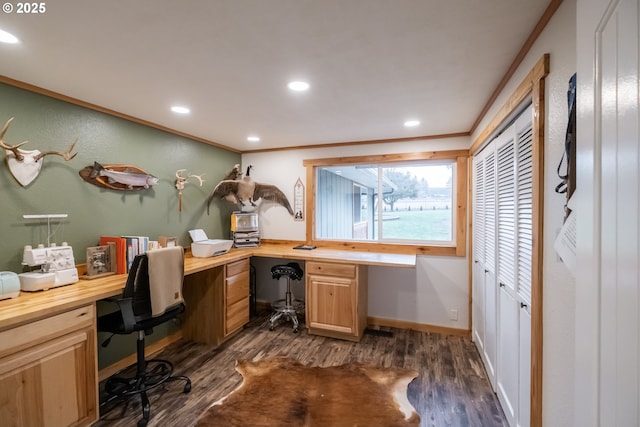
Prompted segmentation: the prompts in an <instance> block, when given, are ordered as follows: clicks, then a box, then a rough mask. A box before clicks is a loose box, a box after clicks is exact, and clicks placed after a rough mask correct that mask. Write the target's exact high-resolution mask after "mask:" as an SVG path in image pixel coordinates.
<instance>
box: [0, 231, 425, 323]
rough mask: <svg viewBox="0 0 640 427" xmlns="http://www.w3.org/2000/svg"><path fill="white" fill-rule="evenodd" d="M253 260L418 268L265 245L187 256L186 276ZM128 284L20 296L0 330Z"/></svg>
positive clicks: (83, 285)
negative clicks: (280, 259)
mask: <svg viewBox="0 0 640 427" xmlns="http://www.w3.org/2000/svg"><path fill="white" fill-rule="evenodd" d="M251 256H258V257H268V258H285V259H300V260H308V261H328V262H337V263H349V264H366V265H381V266H392V267H415V265H416V256H415V255H405V254H385V253H376V252H356V251H348V250H334V249H323V248H317V249H314V250H299V249H293V246H292V245H285V244H274V243H266V244H262V245H261V246H259V247H257V248H247V249H231V250H230V251H229V252H228V253H226V254H224V255H219V256H215V257H210V258H194V257H192V256H191V254H187V256H186V257H185V265H184V269H185V272H184V274H185V276H186V275H189V274H193V273H197V272H200V271H204V270H208V269H210V268H214V267H218V266H221V265H224V264H227V263H229V262H233V261H237V260H240V259H243V258H247V257H251ZM126 281H127V275H126V274H119V275H113V276H107V277H104V278H100V279H94V280H80V281H78V282H77V283H74V284H71V285H67V286H61V287H58V288H53V289H49V290H47V291H40V292H21V293H20V296H19V297H17V298H12V299H7V300H2V301H0V330H3V329H7V328H10V327H14V326H17V325H20V324H23V323H27V322H32V321H34V320H36V319H39V318H43V317H47V316H50V315H52V314H55V313H61V312H64V311H67V310H71V309H73V308H76V307H80V306H83V305H86V304H92V303H94V302H95V301H98V300H101V299H104V298H109V297H113V296H116V295H120V294H121V293H122V289H123V288H124V285H125V283H126Z"/></svg>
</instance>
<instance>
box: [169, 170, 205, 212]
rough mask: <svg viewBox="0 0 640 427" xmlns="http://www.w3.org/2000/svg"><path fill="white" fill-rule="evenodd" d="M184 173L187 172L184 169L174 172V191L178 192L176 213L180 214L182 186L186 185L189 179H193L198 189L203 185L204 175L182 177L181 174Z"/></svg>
mask: <svg viewBox="0 0 640 427" xmlns="http://www.w3.org/2000/svg"><path fill="white" fill-rule="evenodd" d="M186 171H187V170H186V169H178V170H177V171H176V190H178V212H182V191H183V190H184V186H185V185H187V183H188V182H189V179H191V178H193V179H195V180H196V181H197V182H198V183H199V184H200V187H202V184H204V179H202V177H203V176H204V174H200V175H191V174H187V176H184V175H183V173H184V172H186Z"/></svg>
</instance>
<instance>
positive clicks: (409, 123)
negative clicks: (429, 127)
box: [404, 120, 420, 128]
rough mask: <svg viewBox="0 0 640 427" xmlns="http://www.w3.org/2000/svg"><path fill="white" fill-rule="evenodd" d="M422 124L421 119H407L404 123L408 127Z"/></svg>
mask: <svg viewBox="0 0 640 427" xmlns="http://www.w3.org/2000/svg"><path fill="white" fill-rule="evenodd" d="M419 124H420V120H407V121H406V122H404V125H405V126H406V127H408V128H412V127H416V126H418V125H419Z"/></svg>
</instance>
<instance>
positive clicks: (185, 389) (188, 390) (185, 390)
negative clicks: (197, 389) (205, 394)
mask: <svg viewBox="0 0 640 427" xmlns="http://www.w3.org/2000/svg"><path fill="white" fill-rule="evenodd" d="M190 391H191V383H186V384H185V385H184V388H183V389H182V392H183V393H185V394H186V393H189V392H190Z"/></svg>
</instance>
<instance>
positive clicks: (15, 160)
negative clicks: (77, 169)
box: [0, 117, 78, 187]
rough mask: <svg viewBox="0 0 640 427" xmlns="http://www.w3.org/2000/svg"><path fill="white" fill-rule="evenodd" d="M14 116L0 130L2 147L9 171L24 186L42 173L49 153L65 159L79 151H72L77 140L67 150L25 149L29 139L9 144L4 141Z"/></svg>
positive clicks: (71, 157) (72, 156)
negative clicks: (24, 146)
mask: <svg viewBox="0 0 640 427" xmlns="http://www.w3.org/2000/svg"><path fill="white" fill-rule="evenodd" d="M13 119H14V118H13V117H11V118H10V119H9V120H7V122H6V123H5V124H4V127H3V128H2V130H1V131H0V148H2V149H4V153H5V157H4V160H5V162H6V163H7V166H8V167H9V171H10V172H11V175H13V177H14V178H15V180H16V181H18V183H19V184H20V185H22V186H23V187H26V186H28V185H29V184H31V183H32V182H33V180H35V179H36V178H37V177H38V174H39V173H40V169H42V164H43V163H44V160H43V159H44V157H45V156H48V155H49V154H55V155H56V156H60V157H62V158H63V159H65V160H67V161H68V160H71V159H73V158H74V157H75V156H76V155H77V154H78V153H77V152H76V153H72V151H73V148H74V147H75V145H76V142H77V141H75V142H74V143H73V144H71V146H70V147H69V149H68V150H67V151H40V150H24V149H22V148H20V147H22V146H23V145H24V144H26V143H27V142H28V141H24V142H21V143H20V144H17V145H9V144H7V143H6V142H4V140H3V138H4V134H5V133H7V130H8V129H9V125H10V124H11V122H12V121H13Z"/></svg>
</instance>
